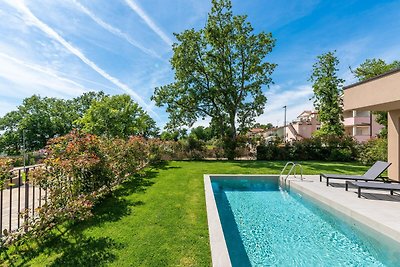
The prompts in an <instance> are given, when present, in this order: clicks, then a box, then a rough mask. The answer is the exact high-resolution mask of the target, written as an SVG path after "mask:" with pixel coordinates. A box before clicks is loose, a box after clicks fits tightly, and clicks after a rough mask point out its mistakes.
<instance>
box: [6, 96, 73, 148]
mask: <svg viewBox="0 0 400 267" xmlns="http://www.w3.org/2000/svg"><path fill="white" fill-rule="evenodd" d="M72 122H73V118H72V117H71V116H70V109H69V107H68V105H67V103H66V102H65V101H64V100H61V99H57V98H51V97H43V98H42V97H40V96H37V95H33V96H32V97H29V98H25V99H24V100H23V102H22V104H21V105H20V106H18V109H17V110H16V111H11V112H9V113H7V114H6V115H5V116H4V117H2V118H0V131H3V133H2V134H1V136H0V140H1V141H0V144H1V147H0V151H4V152H7V153H9V154H16V153H19V152H20V149H21V147H22V145H23V144H22V136H23V132H24V133H25V140H26V143H25V145H26V148H27V149H28V150H35V149H40V148H43V147H44V146H45V145H46V143H47V140H48V139H49V138H52V137H54V136H57V135H62V134H66V133H67V132H69V131H70V130H71V127H72Z"/></svg>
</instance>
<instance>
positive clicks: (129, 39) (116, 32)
mask: <svg viewBox="0 0 400 267" xmlns="http://www.w3.org/2000/svg"><path fill="white" fill-rule="evenodd" d="M72 2H73V3H74V4H75V5H76V6H77V7H78V8H79V9H80V10H81V11H82V12H83V13H85V14H86V15H87V16H89V17H90V18H91V19H92V20H93V21H94V22H96V23H97V24H98V25H100V26H101V27H102V28H103V29H105V30H107V31H108V32H110V33H112V34H114V35H116V36H118V37H120V38H122V39H124V40H125V41H127V42H128V43H130V44H131V45H132V46H134V47H136V48H138V49H140V50H141V51H142V52H144V53H146V54H147V55H149V56H152V57H156V58H158V59H161V56H160V55H158V54H157V53H156V52H154V51H153V50H151V49H148V48H146V47H144V46H142V45H141V44H139V43H138V42H137V41H136V40H134V39H133V38H132V37H130V36H129V35H128V34H126V33H124V32H122V31H121V30H120V29H118V28H115V27H113V26H111V25H110V24H108V23H106V22H105V21H103V20H102V19H101V18H99V17H98V16H96V15H95V14H94V13H93V12H92V11H90V10H89V9H88V8H86V7H85V6H83V5H82V4H81V3H79V2H78V1H76V0H72Z"/></svg>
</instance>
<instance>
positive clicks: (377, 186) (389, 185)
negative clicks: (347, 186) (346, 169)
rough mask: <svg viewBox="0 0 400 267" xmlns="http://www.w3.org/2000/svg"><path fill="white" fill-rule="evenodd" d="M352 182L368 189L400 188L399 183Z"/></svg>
mask: <svg viewBox="0 0 400 267" xmlns="http://www.w3.org/2000/svg"><path fill="white" fill-rule="evenodd" d="M351 184H353V185H355V186H357V187H361V188H367V189H368V188H371V189H383V190H400V184H399V183H379V182H378V183H375V182H351Z"/></svg>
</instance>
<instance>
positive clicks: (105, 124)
mask: <svg viewBox="0 0 400 267" xmlns="http://www.w3.org/2000/svg"><path fill="white" fill-rule="evenodd" d="M77 122H78V124H79V125H80V126H81V128H82V129H83V130H84V131H86V132H89V133H92V134H96V135H104V136H107V137H121V138H126V137H129V136H131V135H141V136H144V137H149V136H155V135H157V134H158V128H157V127H156V122H155V121H154V120H153V119H152V118H151V117H150V116H149V115H148V114H147V113H146V112H145V111H144V110H143V109H142V108H141V107H140V106H139V105H138V104H137V103H136V102H134V101H133V100H132V99H131V97H130V96H129V95H127V94H124V95H114V96H105V97H103V98H102V99H101V100H99V101H94V102H93V103H92V104H91V106H90V107H89V109H88V110H87V111H86V113H85V114H84V115H83V117H82V118H81V119H79V120H78V121H77Z"/></svg>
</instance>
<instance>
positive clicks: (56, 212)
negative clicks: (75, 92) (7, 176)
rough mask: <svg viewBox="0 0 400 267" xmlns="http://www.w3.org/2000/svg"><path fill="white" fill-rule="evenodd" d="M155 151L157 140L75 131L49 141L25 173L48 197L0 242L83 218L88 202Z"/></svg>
mask: <svg viewBox="0 0 400 267" xmlns="http://www.w3.org/2000/svg"><path fill="white" fill-rule="evenodd" d="M161 150H162V145H161V143H160V141H158V140H151V139H145V138H142V137H131V138H130V139H128V140H124V139H106V138H101V137H98V136H96V135H92V134H86V133H82V132H79V131H73V132H71V133H69V134H67V135H65V136H62V137H58V138H54V139H52V140H50V141H49V143H48V145H47V147H46V150H45V153H46V159H45V160H44V162H43V163H44V167H43V168H36V169H35V170H32V171H30V173H29V177H30V182H33V183H35V185H39V186H40V187H41V188H42V189H44V190H47V195H48V201H47V202H46V204H44V205H43V206H42V207H40V208H37V210H36V211H35V214H36V216H35V217H34V218H29V219H28V222H27V224H25V225H24V228H22V229H19V231H16V232H13V233H6V234H7V236H6V239H5V243H4V244H5V245H8V244H11V243H14V242H15V241H17V240H22V241H23V240H25V239H26V238H31V239H35V240H37V239H38V238H41V237H43V236H44V235H46V233H48V232H49V230H51V229H52V228H53V227H54V226H56V225H58V224H60V223H63V222H66V221H76V220H85V219H87V218H88V217H90V216H92V212H91V211H92V208H93V206H94V205H95V204H96V203H98V202H99V200H101V199H102V198H103V197H104V196H106V195H108V194H110V193H111V192H112V190H113V189H114V188H115V187H116V186H118V185H119V184H121V183H122V182H123V181H124V180H125V179H126V178H127V177H129V176H131V175H132V174H134V173H136V172H138V171H139V170H141V169H143V168H145V167H146V166H148V165H149V164H151V163H154V162H157V161H159V160H160V159H161V155H160V153H161ZM25 212H28V211H25ZM24 215H25V214H21V216H24Z"/></svg>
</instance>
